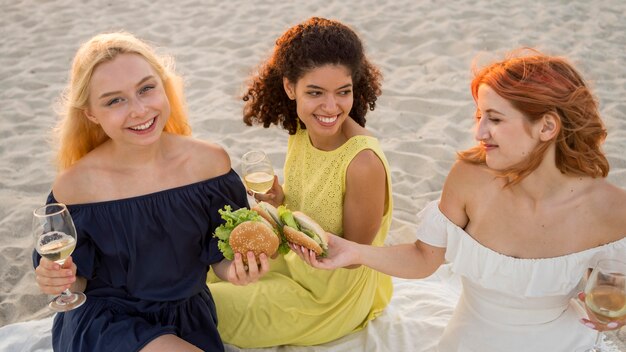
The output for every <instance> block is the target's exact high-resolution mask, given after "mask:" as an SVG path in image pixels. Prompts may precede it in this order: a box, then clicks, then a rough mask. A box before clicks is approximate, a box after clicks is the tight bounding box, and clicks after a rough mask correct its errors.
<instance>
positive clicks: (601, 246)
mask: <svg viewBox="0 0 626 352" xmlns="http://www.w3.org/2000/svg"><path fill="white" fill-rule="evenodd" d="M435 207H436V208H437V213H438V214H439V215H440V216H441V217H442V218H443V219H444V220H445V221H446V222H447V223H449V224H450V225H452V226H453V227H454V228H455V229H457V232H460V233H461V234H462V235H464V236H465V237H467V238H468V239H469V240H470V241H472V242H473V243H474V244H475V245H476V246H478V247H480V248H482V249H484V250H485V251H488V252H490V253H493V254H495V255H496V256H500V257H503V258H506V259H510V260H516V261H551V260H560V259H563V258H565V257H569V256H574V255H583V254H586V253H588V252H591V251H597V250H600V249H602V248H607V247H609V246H613V245H617V244H619V243H621V242H623V243H624V245H626V236H625V237H622V238H621V239H619V240H615V241H612V242H608V243H605V244H602V245H599V246H597V247H592V248H587V249H584V250H582V251H579V252H573V253H568V254H563V255H559V256H555V257H547V258H518V257H514V256H511V255H508V254H504V253H500V252H498V251H496V250H493V249H491V248H489V247H487V246H485V245H484V244H482V243H481V242H480V241H478V240H477V239H476V238H474V237H473V236H472V235H470V234H469V233H468V232H467V231H465V229H463V228H461V227H459V226H458V225H457V224H455V223H454V222H453V221H452V220H450V219H448V217H447V216H446V215H445V214H444V213H443V212H442V211H441V209H439V201H437V202H436V203H435Z"/></svg>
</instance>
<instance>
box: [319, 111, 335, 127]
mask: <svg viewBox="0 0 626 352" xmlns="http://www.w3.org/2000/svg"><path fill="white" fill-rule="evenodd" d="M313 116H315V119H316V120H317V121H318V122H319V123H320V124H321V125H322V126H332V125H334V124H335V122H337V120H338V119H339V114H337V115H313Z"/></svg>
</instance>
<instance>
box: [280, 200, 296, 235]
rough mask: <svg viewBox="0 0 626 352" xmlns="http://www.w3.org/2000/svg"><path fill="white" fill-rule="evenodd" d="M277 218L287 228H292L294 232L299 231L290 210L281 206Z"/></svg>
mask: <svg viewBox="0 0 626 352" xmlns="http://www.w3.org/2000/svg"><path fill="white" fill-rule="evenodd" d="M277 210H278V217H280V220H281V221H282V222H283V223H284V224H285V225H287V226H289V227H293V228H294V229H296V230H299V229H300V227H299V226H298V223H297V222H296V219H294V218H293V214H292V213H291V210H289V209H287V207H285V206H284V205H281V206H279V207H278V209H277Z"/></svg>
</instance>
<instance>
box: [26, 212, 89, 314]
mask: <svg viewBox="0 0 626 352" xmlns="http://www.w3.org/2000/svg"><path fill="white" fill-rule="evenodd" d="M33 235H34V237H35V250H37V253H39V254H40V255H41V256H42V257H45V258H47V259H49V260H52V261H54V262H55V263H57V264H59V265H63V263H65V260H66V259H67V257H69V256H70V254H72V252H73V251H74V248H76V228H75V227H74V222H73V221H72V217H71V216H70V213H69V211H68V210H67V207H66V206H65V205H64V204H61V203H51V204H47V205H44V206H43V207H40V208H37V209H35V211H34V212H33ZM86 299H87V297H86V296H85V294H84V293H82V292H70V290H68V289H66V290H65V291H63V292H62V293H61V294H60V295H59V296H57V297H55V298H54V299H52V301H51V302H50V304H49V305H48V306H49V307H50V309H52V310H54V311H56V312H66V311H68V310H72V309H74V308H78V307H80V306H81V305H82V304H83V303H85V301H86Z"/></svg>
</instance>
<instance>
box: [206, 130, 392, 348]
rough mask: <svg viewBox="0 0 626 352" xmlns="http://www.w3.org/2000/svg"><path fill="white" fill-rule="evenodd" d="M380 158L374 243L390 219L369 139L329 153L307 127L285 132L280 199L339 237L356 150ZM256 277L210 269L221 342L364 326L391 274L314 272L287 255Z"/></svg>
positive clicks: (322, 337) (312, 340) (385, 294)
mask: <svg viewBox="0 0 626 352" xmlns="http://www.w3.org/2000/svg"><path fill="white" fill-rule="evenodd" d="M365 149H370V150H372V151H373V152H375V153H376V155H378V157H379V158H380V159H381V160H382V162H383V164H384V166H385V170H386V173H387V185H388V186H387V199H386V201H385V212H384V216H383V221H382V224H381V227H380V229H379V231H378V233H377V235H376V238H375V239H374V241H373V244H374V245H376V246H382V245H383V243H384V241H385V237H386V235H387V231H388V230H389V226H390V224H391V210H392V208H393V204H392V199H391V194H392V193H391V178H390V175H389V166H388V164H387V160H386V159H385V156H384V154H383V152H382V150H381V148H380V145H379V143H378V141H377V140H376V138H373V137H369V136H355V137H352V138H351V139H349V140H348V141H347V142H346V143H344V144H343V145H342V146H341V147H339V148H338V149H336V150H333V151H321V150H318V149H316V148H315V147H313V145H312V144H311V143H310V140H309V137H308V133H307V132H306V130H302V129H300V130H298V132H297V133H296V134H295V135H292V136H290V137H289V142H288V150H287V157H286V161H285V169H284V173H285V184H284V185H283V188H284V191H285V205H286V206H287V207H288V208H289V209H291V210H300V211H303V212H304V213H306V214H307V215H309V216H311V217H312V218H313V219H314V220H315V221H317V222H318V223H319V224H320V225H321V226H322V227H323V228H324V229H326V230H327V231H329V232H333V233H335V234H337V235H339V236H342V235H343V229H342V221H343V211H342V209H343V197H344V194H345V190H346V187H345V179H346V170H347V168H348V165H349V164H350V162H351V161H352V159H353V158H354V157H355V156H356V155H357V154H358V153H359V152H360V151H362V150H365ZM270 265H271V269H270V272H269V273H267V274H266V275H265V276H264V277H263V278H261V280H259V282H257V283H254V284H250V285H248V286H234V285H232V284H230V283H227V282H218V281H217V278H216V277H215V275H210V278H209V281H210V282H209V288H210V291H211V293H212V295H213V298H214V300H215V305H216V307H217V315H218V330H219V332H220V335H221V337H222V339H223V340H224V342H226V343H229V344H233V345H236V346H239V347H243V348H253V347H268V346H278V345H316V344H321V343H325V342H328V341H332V340H335V339H337V338H340V337H342V336H344V335H347V334H349V333H351V332H354V331H357V330H360V329H362V328H363V327H365V325H367V322H368V321H370V320H372V319H374V318H375V317H376V316H378V315H379V314H380V313H381V312H382V310H383V309H384V308H385V307H386V306H387V304H388V303H389V300H390V299H391V295H392V291H393V288H392V284H391V278H390V277H389V276H387V275H384V274H381V273H378V272H376V271H373V270H371V269H369V268H366V267H360V268H357V269H337V270H333V271H327V270H318V269H314V268H312V267H310V266H309V265H307V264H306V263H304V262H303V261H302V260H301V259H300V258H299V257H298V256H297V255H295V254H294V253H291V252H290V253H289V254H287V255H285V256H279V257H278V258H276V259H275V260H272V261H271V264H270Z"/></svg>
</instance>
